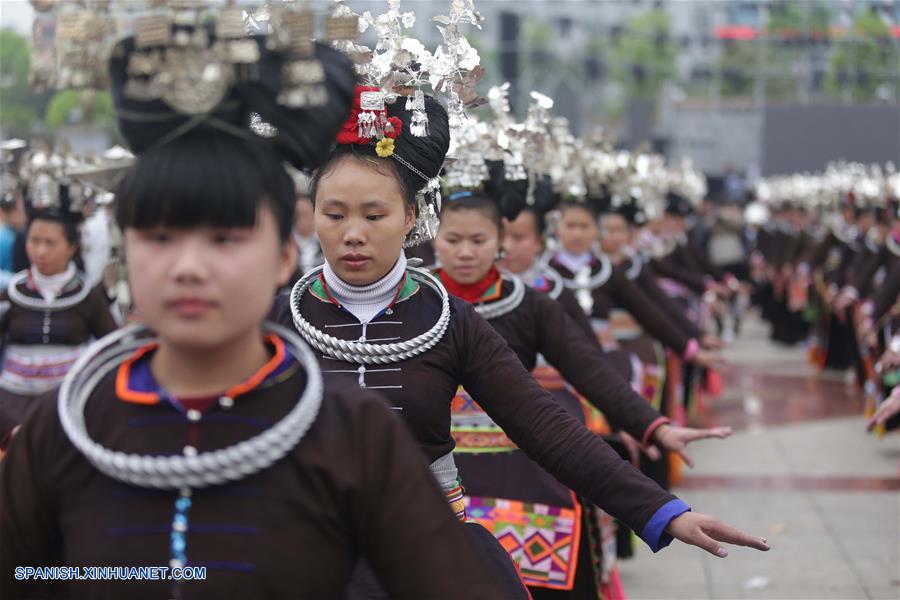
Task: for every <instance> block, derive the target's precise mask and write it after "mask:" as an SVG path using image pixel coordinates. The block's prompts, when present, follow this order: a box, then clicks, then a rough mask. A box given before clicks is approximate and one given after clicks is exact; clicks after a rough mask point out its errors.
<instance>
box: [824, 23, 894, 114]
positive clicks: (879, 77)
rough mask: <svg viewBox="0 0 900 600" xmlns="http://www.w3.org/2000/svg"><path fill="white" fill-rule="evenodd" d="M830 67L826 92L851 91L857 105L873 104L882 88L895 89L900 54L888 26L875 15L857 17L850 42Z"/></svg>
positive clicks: (836, 53) (832, 59)
mask: <svg viewBox="0 0 900 600" xmlns="http://www.w3.org/2000/svg"><path fill="white" fill-rule="evenodd" d="M828 67H829V68H828V75H827V77H826V80H825V85H826V88H827V89H828V90H829V91H832V92H835V93H843V92H844V91H846V90H849V91H850V92H851V94H852V96H853V99H854V100H856V101H862V102H866V101H870V100H873V99H874V98H875V97H876V96H877V94H878V91H879V88H880V87H882V86H885V85H886V86H891V85H892V84H893V85H896V83H895V80H894V78H895V77H896V74H897V73H898V72H900V52H898V50H897V46H896V44H894V43H893V40H892V39H891V31H890V28H889V27H888V25H887V23H885V22H884V20H883V19H882V18H881V17H880V16H879V15H878V14H877V13H876V12H874V11H871V10H863V11H860V12H859V13H857V15H856V17H855V18H854V20H853V30H852V32H851V33H850V36H849V38H848V39H847V41H846V42H844V43H842V44H841V45H840V46H839V47H838V48H837V49H836V50H835V51H834V53H833V54H832V55H831V60H830V62H829V65H828Z"/></svg>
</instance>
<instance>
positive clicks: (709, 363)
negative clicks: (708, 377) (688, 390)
mask: <svg viewBox="0 0 900 600" xmlns="http://www.w3.org/2000/svg"><path fill="white" fill-rule="evenodd" d="M691 362H692V363H694V364H695V365H697V366H699V367H706V368H707V369H721V368H723V367H726V366H728V362H727V361H726V360H725V359H724V358H722V357H721V356H719V355H718V354H716V353H714V352H710V351H709V350H700V351H698V352H697V354H695V355H694V357H693V358H692V359H691Z"/></svg>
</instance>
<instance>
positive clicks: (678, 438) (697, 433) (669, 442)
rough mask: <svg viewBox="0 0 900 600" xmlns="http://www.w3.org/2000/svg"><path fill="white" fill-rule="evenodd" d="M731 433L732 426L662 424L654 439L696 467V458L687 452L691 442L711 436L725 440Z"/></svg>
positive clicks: (689, 464)
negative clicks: (693, 426)
mask: <svg viewBox="0 0 900 600" xmlns="http://www.w3.org/2000/svg"><path fill="white" fill-rule="evenodd" d="M729 435H731V427H713V428H712V429H693V428H691V427H673V426H671V425H660V426H659V427H658V428H657V429H656V431H654V432H653V439H654V440H655V441H656V443H657V444H659V445H660V446H662V447H663V448H665V449H666V450H669V451H670V452H675V453H676V454H678V456H680V457H681V458H682V459H683V460H684V462H685V464H687V466H689V467H690V468H692V469H693V468H694V460H693V459H692V458H691V457H690V456H689V455H688V453H687V446H688V444H690V443H691V442H696V441H697V440H705V439H709V438H718V439H720V440H724V439H725V438H727V437H728V436H729Z"/></svg>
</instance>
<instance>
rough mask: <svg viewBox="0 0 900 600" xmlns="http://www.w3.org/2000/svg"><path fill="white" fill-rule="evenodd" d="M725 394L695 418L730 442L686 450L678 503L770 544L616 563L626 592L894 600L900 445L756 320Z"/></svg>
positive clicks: (738, 344)
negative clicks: (692, 464) (688, 465)
mask: <svg viewBox="0 0 900 600" xmlns="http://www.w3.org/2000/svg"><path fill="white" fill-rule="evenodd" d="M726 354H727V357H728V359H729V360H730V361H731V362H732V366H731V367H730V368H728V369H727V371H726V372H725V373H723V379H724V380H725V382H726V386H727V387H726V393H725V394H724V395H723V397H722V398H720V399H718V400H714V401H710V402H708V403H707V405H706V406H705V407H704V408H703V409H702V410H701V411H700V412H699V414H698V415H697V416H696V417H695V421H696V422H697V423H698V424H701V425H706V424H717V423H721V424H727V425H732V426H734V427H735V429H736V432H735V434H734V435H733V436H732V437H731V438H730V439H729V440H727V441H724V442H722V441H715V440H714V441H705V442H700V443H698V444H695V445H694V446H692V449H693V453H692V454H693V457H694V459H695V461H696V463H697V468H696V469H693V470H687V469H686V470H685V471H684V476H683V479H682V482H681V485H680V486H679V487H678V488H676V490H675V491H676V493H677V494H678V495H679V496H681V497H682V498H684V499H685V500H686V501H687V502H688V503H689V504H691V506H692V507H693V508H694V510H697V511H700V512H705V513H709V514H714V515H716V516H718V517H720V518H722V519H723V520H726V521H727V522H729V523H731V524H733V525H735V526H737V527H739V528H742V529H744V530H745V531H748V532H750V533H753V534H757V535H760V536H762V537H766V538H768V540H769V542H770V544H771V545H772V550H771V551H770V552H768V553H758V552H755V551H751V550H746V549H739V548H730V552H731V554H730V556H729V557H728V558H726V559H719V558H716V557H713V556H711V555H708V554H706V553H704V552H702V551H700V550H698V549H695V548H692V547H687V546H684V545H683V544H679V543H677V542H676V543H675V544H673V545H672V546H670V547H669V548H667V549H666V550H663V551H662V552H660V553H659V554H657V555H653V554H652V553H651V552H650V551H649V550H648V549H647V547H646V546H644V545H643V544H639V547H638V548H637V554H636V556H635V558H633V559H631V560H628V561H620V563H619V565H620V572H621V575H622V579H623V583H624V587H625V591H626V593H627V594H628V597H629V598H631V599H632V600H635V599H651V598H660V599H661V598H784V599H794V598H798V599H799V598H810V599H812V598H846V599H857V598H860V599H862V598H878V599H881V598H894V599H897V598H900V491H898V490H900V476H898V475H900V436H897V435H893V436H888V437H885V438H883V439H880V440H879V439H876V438H874V437H873V436H871V435H868V434H866V433H865V431H864V419H863V417H862V416H861V406H862V402H861V399H860V396H859V394H858V393H857V392H856V390H855V389H853V387H852V386H849V385H847V384H846V383H845V379H844V377H843V375H842V374H833V373H824V374H822V373H816V372H815V371H814V370H813V369H811V368H810V367H809V366H808V365H807V364H806V357H805V351H804V350H803V349H800V348H794V349H787V348H784V347H778V346H775V345H773V344H771V343H770V342H769V341H768V339H767V330H766V329H765V326H764V325H763V324H762V323H761V322H759V321H758V320H753V319H751V320H750V322H748V323H747V325H746V326H745V330H744V331H743V332H742V334H741V335H740V337H739V338H738V339H737V341H735V342H734V343H733V344H732V346H731V347H730V348H729V349H728V351H727V352H726Z"/></svg>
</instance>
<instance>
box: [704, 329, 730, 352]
mask: <svg viewBox="0 0 900 600" xmlns="http://www.w3.org/2000/svg"><path fill="white" fill-rule="evenodd" d="M700 347H701V348H703V349H704V350H721V349H722V348H724V347H725V342H723V341H722V339H721V338H720V337H719V336H717V335H712V334H709V333H708V334H706V335H704V336H703V337H702V338H700Z"/></svg>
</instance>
